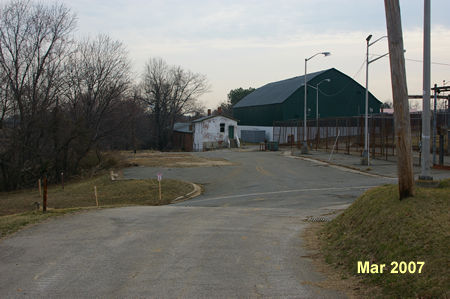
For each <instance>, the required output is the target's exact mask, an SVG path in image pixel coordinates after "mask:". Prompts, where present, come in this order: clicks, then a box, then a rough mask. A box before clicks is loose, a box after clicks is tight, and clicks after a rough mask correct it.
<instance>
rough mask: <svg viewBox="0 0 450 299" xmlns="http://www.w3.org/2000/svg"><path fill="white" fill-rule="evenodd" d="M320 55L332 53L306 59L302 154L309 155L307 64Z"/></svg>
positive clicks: (326, 54) (326, 53) (327, 53)
mask: <svg viewBox="0 0 450 299" xmlns="http://www.w3.org/2000/svg"><path fill="white" fill-rule="evenodd" d="M319 54H322V55H324V56H330V55H331V53H330V52H319V53H316V54H314V55H313V56H311V57H309V58H305V76H304V77H305V85H304V87H305V97H304V99H303V109H304V110H303V116H304V121H303V144H302V148H301V150H300V151H301V153H302V154H306V153H308V142H307V139H306V133H307V130H306V121H307V114H306V100H307V99H306V97H307V87H308V85H307V82H306V74H307V63H308V60H311V59H313V58H314V57H316V56H317V55H319Z"/></svg>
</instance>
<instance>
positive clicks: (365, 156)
mask: <svg viewBox="0 0 450 299" xmlns="http://www.w3.org/2000/svg"><path fill="white" fill-rule="evenodd" d="M371 37H372V35H369V36H368V37H367V38H366V42H367V47H366V97H365V109H364V151H363V154H362V160H361V164H367V166H369V140H368V134H369V129H368V128H369V120H368V118H369V41H370V38H371Z"/></svg>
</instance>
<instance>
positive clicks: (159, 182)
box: [158, 181, 161, 202]
mask: <svg viewBox="0 0 450 299" xmlns="http://www.w3.org/2000/svg"><path fill="white" fill-rule="evenodd" d="M158 187H159V202H161V181H158Z"/></svg>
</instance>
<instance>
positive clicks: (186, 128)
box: [173, 123, 192, 133]
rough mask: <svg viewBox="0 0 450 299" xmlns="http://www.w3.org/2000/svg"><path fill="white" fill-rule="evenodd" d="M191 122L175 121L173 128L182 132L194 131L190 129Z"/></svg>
mask: <svg viewBox="0 0 450 299" xmlns="http://www.w3.org/2000/svg"><path fill="white" fill-rule="evenodd" d="M190 126H191V123H174V124H173V130H174V131H175V132H181V133H192V130H191V129H190Z"/></svg>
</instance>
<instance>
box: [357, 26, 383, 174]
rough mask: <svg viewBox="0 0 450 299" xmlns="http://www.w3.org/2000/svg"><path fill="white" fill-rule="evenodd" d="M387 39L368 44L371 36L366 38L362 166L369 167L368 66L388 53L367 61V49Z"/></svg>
mask: <svg viewBox="0 0 450 299" xmlns="http://www.w3.org/2000/svg"><path fill="white" fill-rule="evenodd" d="M385 37H387V36H386V35H384V36H382V37H380V38H379V39H377V40H375V41H373V42H370V39H371V38H372V34H370V35H369V36H368V37H367V38H366V42H367V48H366V101H365V105H366V108H365V113H364V114H365V115H364V151H363V154H362V159H361V164H362V165H365V164H367V165H369V146H368V145H369V64H371V63H372V62H375V61H377V60H378V59H380V58H383V57H384V56H387V55H388V54H389V53H386V54H384V55H381V56H379V57H377V58H375V59H372V60H369V47H370V46H371V45H373V44H374V43H376V42H377V41H379V40H380V39H383V38H385Z"/></svg>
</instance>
